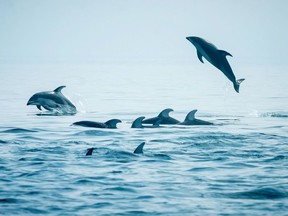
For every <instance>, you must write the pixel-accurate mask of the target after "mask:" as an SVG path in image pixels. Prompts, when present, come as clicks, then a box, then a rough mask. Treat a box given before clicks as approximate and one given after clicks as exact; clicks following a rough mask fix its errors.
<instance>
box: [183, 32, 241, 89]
mask: <svg viewBox="0 0 288 216" xmlns="http://www.w3.org/2000/svg"><path fill="white" fill-rule="evenodd" d="M186 39H187V40H188V41H190V42H191V43H192V44H193V45H194V46H195V47H196V50H197V56H198V59H199V60H200V61H201V62H202V63H204V62H203V59H202V56H204V58H205V59H206V60H207V61H208V62H210V63H211V64H212V65H214V66H215V67H216V68H218V69H219V70H220V71H222V73H224V75H225V76H226V77H227V78H228V79H229V80H230V81H231V82H232V83H233V86H234V89H235V91H236V92H238V93H239V87H240V83H241V82H243V81H244V80H245V79H238V80H236V77H235V75H234V73H233V71H232V69H231V67H230V65H229V63H228V61H227V59H226V56H227V55H228V56H231V57H232V55H231V54H230V53H228V52H227V51H224V50H219V49H217V47H216V46H215V45H213V44H212V43H209V42H207V41H205V40H204V39H202V38H200V37H186Z"/></svg>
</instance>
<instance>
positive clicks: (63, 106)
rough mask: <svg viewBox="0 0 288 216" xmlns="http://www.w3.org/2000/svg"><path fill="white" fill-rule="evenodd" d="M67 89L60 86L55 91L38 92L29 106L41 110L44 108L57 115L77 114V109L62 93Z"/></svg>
mask: <svg viewBox="0 0 288 216" xmlns="http://www.w3.org/2000/svg"><path fill="white" fill-rule="evenodd" d="M65 87H66V86H59V87H58V88H56V89H55V90H54V91H44V92H38V93H36V94H34V95H33V96H32V97H31V98H30V99H29V100H28V102H27V105H36V107H37V108H38V109H39V110H42V109H41V107H44V108H45V109H46V110H49V111H53V112H57V113H64V114H75V113H76V112H77V110H76V107H75V106H74V105H73V104H72V103H71V101H70V100H68V99H67V98H66V97H65V96H64V95H63V94H62V92H61V90H62V89H63V88H65Z"/></svg>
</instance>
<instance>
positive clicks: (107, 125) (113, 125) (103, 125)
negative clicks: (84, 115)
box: [72, 119, 122, 129]
mask: <svg viewBox="0 0 288 216" xmlns="http://www.w3.org/2000/svg"><path fill="white" fill-rule="evenodd" d="M120 122H122V121H121V120H119V119H110V120H108V121H106V122H95V121H78V122H74V123H73V124H72V125H78V126H82V127H93V128H109V129H115V128H117V124H118V123H120Z"/></svg>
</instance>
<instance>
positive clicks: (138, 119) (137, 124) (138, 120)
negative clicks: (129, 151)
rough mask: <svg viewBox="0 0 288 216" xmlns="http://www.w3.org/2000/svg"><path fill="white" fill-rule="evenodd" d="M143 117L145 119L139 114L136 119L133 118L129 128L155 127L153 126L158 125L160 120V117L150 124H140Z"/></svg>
mask: <svg viewBox="0 0 288 216" xmlns="http://www.w3.org/2000/svg"><path fill="white" fill-rule="evenodd" d="M143 119H145V117H144V116H140V117H138V118H137V119H135V120H134V121H133V123H132V125H131V128H155V127H159V126H160V123H161V121H162V119H161V118H159V119H158V121H155V123H154V124H153V125H152V126H144V125H143V124H142V121H143Z"/></svg>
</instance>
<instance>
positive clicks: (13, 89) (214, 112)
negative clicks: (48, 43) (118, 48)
mask: <svg viewBox="0 0 288 216" xmlns="http://www.w3.org/2000/svg"><path fill="white" fill-rule="evenodd" d="M234 70H235V74H236V75H237V78H246V80H245V81H244V82H243V83H242V84H241V87H240V94H237V93H236V92H235V91H234V89H233V87H232V84H231V83H230V82H229V81H228V80H227V79H226V77H224V76H223V74H221V72H219V71H217V70H216V69H215V68H213V67H212V66H211V65H209V64H205V66H203V65H202V64H197V66H196V67H195V66H194V65H193V64H192V63H191V64H186V65H185V64H184V65H183V64H176V63H175V64H169V65H167V64H156V63H150V64H144V63H141V62H139V64H137V63H134V64H125V63H122V64H119V63H118V64H109V63H101V64H98V65H97V64H95V65H0V92H1V94H0V105H1V106H0V120H1V121H0V215H34V214H38V215H288V213H287V212H288V171H287V168H288V148H287V145H288V122H287V120H288V87H287V86H288V85H287V83H288V79H287V77H288V76H287V72H288V71H287V68H273V67H267V68H263V67H261V68H257V67H247V68H240V67H239V68H237V66H236V67H234ZM60 85H66V86H67V87H66V88H65V89H63V94H64V95H66V96H67V97H69V98H70V99H71V101H72V102H73V103H74V104H75V105H76V107H77V108H78V110H79V113H77V114H76V115H74V116H49V115H38V114H39V113H40V111H39V110H37V108H36V107H35V106H26V103H27V101H28V99H29V98H30V96H32V95H33V94H34V93H36V92H39V91H48V90H53V89H55V88H56V87H58V86H60ZM165 108H172V109H174V112H171V116H172V117H174V118H177V119H179V120H184V118H185V116H186V114H187V113H188V112H189V111H191V110H193V109H198V112H197V113H196V117H197V118H199V119H202V120H206V121H210V122H213V123H214V125H209V126H163V127H159V128H146V129H131V128H130V127H131V123H132V121H133V120H134V119H136V118H137V117H139V116H146V117H147V118H148V117H153V116H156V115H158V113H159V112H160V111H161V110H163V109H165ZM44 114H45V113H44ZM111 118H118V119H121V120H122V123H120V124H118V129H110V130H109V129H106V130H105V129H91V128H83V127H76V126H71V124H72V123H73V122H75V121H80V120H91V121H103V122H104V121H107V120H109V119H111ZM141 142H146V144H145V147H144V154H143V155H135V154H133V151H134V149H135V148H136V147H137V146H138V145H139V144H140V143H141ZM91 147H94V148H95V150H94V153H93V155H92V156H88V157H86V156H85V154H86V152H87V149H88V148H91Z"/></svg>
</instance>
